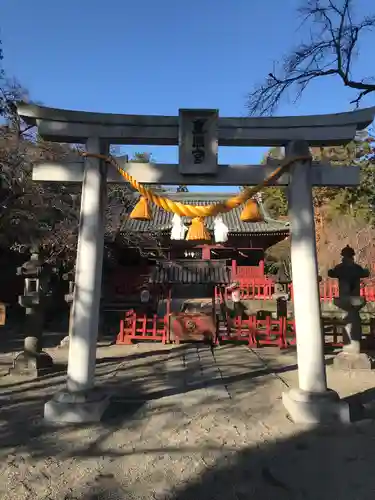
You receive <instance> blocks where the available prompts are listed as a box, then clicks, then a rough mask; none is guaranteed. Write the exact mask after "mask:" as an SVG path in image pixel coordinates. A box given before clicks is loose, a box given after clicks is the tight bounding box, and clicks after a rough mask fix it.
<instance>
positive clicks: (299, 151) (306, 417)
mask: <svg viewBox="0 0 375 500" xmlns="http://www.w3.org/2000/svg"><path fill="white" fill-rule="evenodd" d="M286 156H287V157H293V156H309V146H308V144H307V143H306V142H305V141H296V142H293V143H290V144H289V145H288V146H287V148H286ZM311 168H312V162H311V160H306V161H300V162H296V163H295V164H294V165H293V166H292V168H291V171H290V184H289V219H290V223H291V260H292V275H293V296H294V299H293V300H294V317H295V324H296V337H297V358H298V380H299V388H298V389H292V390H290V391H289V392H287V393H284V394H283V404H284V407H285V408H286V410H287V411H288V413H289V415H290V417H291V418H292V420H293V421H294V422H296V423H308V424H317V423H334V422H343V423H349V422H350V411H349V405H348V403H346V402H345V401H342V400H340V398H339V396H338V394H337V393H336V392H334V391H332V390H330V389H328V388H327V378H326V367H325V360H324V333H323V326H322V320H321V310H320V294H319V277H318V264H317V255H316V241H315V223H314V207H313V199H312V184H311Z"/></svg>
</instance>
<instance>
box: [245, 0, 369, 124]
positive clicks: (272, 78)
mask: <svg viewBox="0 0 375 500" xmlns="http://www.w3.org/2000/svg"><path fill="white" fill-rule="evenodd" d="M354 3H355V0H307V5H306V6H305V7H303V8H301V9H299V13H300V14H301V15H302V17H303V22H302V25H301V27H303V28H304V30H306V25H309V27H310V30H309V33H310V35H309V41H308V42H302V43H301V44H300V45H299V46H298V47H297V48H295V49H293V50H292V52H291V53H290V54H289V55H288V56H286V57H285V58H284V61H283V63H282V65H281V67H280V68H278V71H273V72H271V73H269V74H268V76H267V78H266V80H265V82H263V83H262V84H260V85H258V86H256V87H255V88H254V90H253V91H252V92H251V93H250V94H249V96H248V103H247V104H248V109H249V111H250V114H251V115H260V116H262V115H272V114H273V113H274V112H275V110H276V108H277V107H278V105H279V104H280V101H281V99H282V98H284V97H286V96H287V95H288V93H289V92H291V93H292V94H293V95H294V100H295V101H297V100H298V99H299V98H300V97H301V95H302V94H303V92H304V91H305V89H306V88H307V86H308V85H309V84H310V83H311V82H312V81H313V80H316V79H317V78H320V77H327V76H338V77H339V78H340V79H341V81H342V82H343V84H344V86H345V87H348V88H351V89H353V90H357V91H358V92H357V96H356V98H355V99H353V100H352V101H351V103H352V104H355V106H356V107H358V106H359V104H360V102H361V100H362V99H363V98H364V97H365V96H366V95H368V94H370V93H372V92H375V83H374V80H373V78H371V77H366V78H364V79H358V78H355V77H354V76H353V61H354V60H355V58H356V57H357V56H358V53H359V41H360V37H361V35H363V34H364V33H365V32H368V31H370V30H374V28H375V12H374V14H373V15H366V16H363V17H362V18H361V20H360V21H355V20H354V19H355V16H354V13H353V8H354Z"/></svg>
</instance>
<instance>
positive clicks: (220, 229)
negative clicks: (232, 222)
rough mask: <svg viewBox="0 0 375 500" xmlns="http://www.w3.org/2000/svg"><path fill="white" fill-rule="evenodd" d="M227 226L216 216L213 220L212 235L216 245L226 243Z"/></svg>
mask: <svg viewBox="0 0 375 500" xmlns="http://www.w3.org/2000/svg"><path fill="white" fill-rule="evenodd" d="M228 232H229V229H228V226H226V225H225V224H224V221H223V218H222V217H221V216H220V215H218V216H217V217H215V220H214V234H215V241H216V243H225V242H226V241H228Z"/></svg>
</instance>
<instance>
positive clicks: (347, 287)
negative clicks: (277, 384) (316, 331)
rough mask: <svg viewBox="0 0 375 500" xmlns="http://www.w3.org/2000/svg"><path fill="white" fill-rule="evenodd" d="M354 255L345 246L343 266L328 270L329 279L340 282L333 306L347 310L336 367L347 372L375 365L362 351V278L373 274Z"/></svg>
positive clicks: (363, 300) (363, 303)
mask: <svg viewBox="0 0 375 500" xmlns="http://www.w3.org/2000/svg"><path fill="white" fill-rule="evenodd" d="M354 256H355V252H354V250H353V248H351V247H349V246H346V247H345V248H343V249H342V251H341V258H342V260H341V263H340V264H338V265H337V266H335V267H334V268H333V269H330V270H329V271H328V276H329V277H330V278H336V279H338V281H339V296H338V298H335V299H334V304H335V306H336V307H338V308H340V309H341V310H342V311H344V318H343V319H344V324H345V326H344V334H345V335H344V347H343V349H342V351H341V352H340V353H339V354H338V355H337V356H336V358H335V360H334V366H335V367H336V368H339V369H344V370H353V369H371V368H372V365H373V360H372V359H371V358H370V357H369V356H368V355H367V354H365V353H363V352H361V340H362V325H361V317H360V310H361V309H362V308H363V307H364V305H365V304H366V300H365V299H364V298H363V297H361V295H360V289H361V279H363V278H367V277H368V276H369V275H370V272H369V270H368V269H365V268H363V267H361V266H360V265H359V264H357V263H355V262H354Z"/></svg>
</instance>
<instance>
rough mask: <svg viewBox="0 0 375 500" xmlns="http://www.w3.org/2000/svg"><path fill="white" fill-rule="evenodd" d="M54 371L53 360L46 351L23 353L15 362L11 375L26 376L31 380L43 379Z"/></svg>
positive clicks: (10, 371)
mask: <svg viewBox="0 0 375 500" xmlns="http://www.w3.org/2000/svg"><path fill="white" fill-rule="evenodd" d="M52 371H53V359H52V358H51V356H50V355H49V354H47V353H46V352H44V351H40V352H35V353H34V352H29V351H22V352H20V353H18V354H17V356H16V357H15V358H14V360H13V366H12V368H10V369H9V375H16V376H24V377H28V378H30V379H34V378H38V377H42V376H43V375H47V374H48V373H51V372H52Z"/></svg>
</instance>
